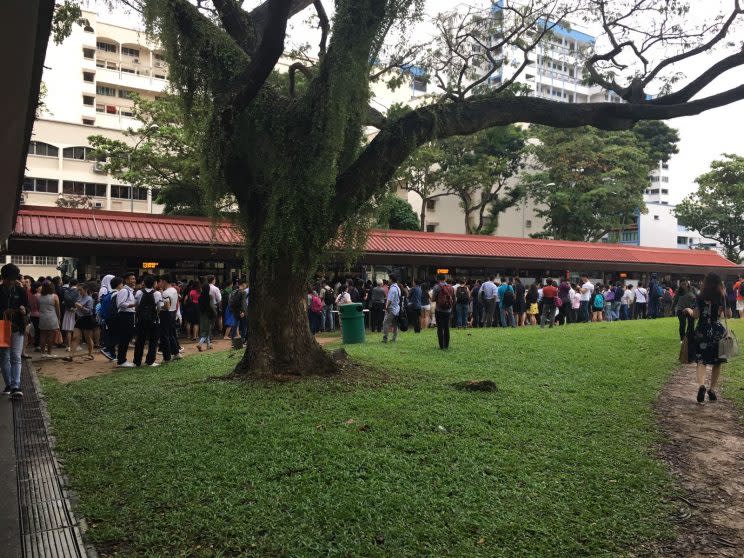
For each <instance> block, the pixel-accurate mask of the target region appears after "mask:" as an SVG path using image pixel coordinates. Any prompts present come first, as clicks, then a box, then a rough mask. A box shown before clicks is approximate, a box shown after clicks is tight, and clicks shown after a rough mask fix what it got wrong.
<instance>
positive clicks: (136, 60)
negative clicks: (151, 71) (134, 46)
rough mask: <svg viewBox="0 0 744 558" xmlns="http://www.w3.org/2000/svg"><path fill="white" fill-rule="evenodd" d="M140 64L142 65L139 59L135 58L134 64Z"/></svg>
mask: <svg viewBox="0 0 744 558" xmlns="http://www.w3.org/2000/svg"><path fill="white" fill-rule="evenodd" d="M139 63H140V61H139V58H135V59H133V60H132V64H139Z"/></svg>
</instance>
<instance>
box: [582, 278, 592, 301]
mask: <svg viewBox="0 0 744 558" xmlns="http://www.w3.org/2000/svg"><path fill="white" fill-rule="evenodd" d="M593 294H594V285H592V284H591V283H590V282H589V281H587V282H586V283H584V284H583V285H581V301H582V302H589V301H590V300H591V299H592V295H593Z"/></svg>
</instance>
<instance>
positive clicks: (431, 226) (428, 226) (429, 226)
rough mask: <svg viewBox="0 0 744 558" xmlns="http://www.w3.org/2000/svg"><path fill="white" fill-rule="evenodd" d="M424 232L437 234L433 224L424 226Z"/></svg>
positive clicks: (435, 226)
mask: <svg viewBox="0 0 744 558" xmlns="http://www.w3.org/2000/svg"><path fill="white" fill-rule="evenodd" d="M426 232H437V225H436V224H435V223H431V224H430V225H426Z"/></svg>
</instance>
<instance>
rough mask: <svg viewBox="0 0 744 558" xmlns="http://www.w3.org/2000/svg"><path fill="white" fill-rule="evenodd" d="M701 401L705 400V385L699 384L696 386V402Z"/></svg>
mask: <svg viewBox="0 0 744 558" xmlns="http://www.w3.org/2000/svg"><path fill="white" fill-rule="evenodd" d="M703 401H705V386H700V387H699V388H698V394H697V402H698V403H702V402H703Z"/></svg>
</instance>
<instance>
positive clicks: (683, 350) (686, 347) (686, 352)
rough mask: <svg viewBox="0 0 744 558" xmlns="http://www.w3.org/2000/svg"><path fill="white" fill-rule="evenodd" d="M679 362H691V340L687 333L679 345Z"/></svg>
mask: <svg viewBox="0 0 744 558" xmlns="http://www.w3.org/2000/svg"><path fill="white" fill-rule="evenodd" d="M679 362H680V363H681V364H690V340H689V338H688V337H687V335H685V338H684V339H683V340H682V344H681V345H680V347H679Z"/></svg>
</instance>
